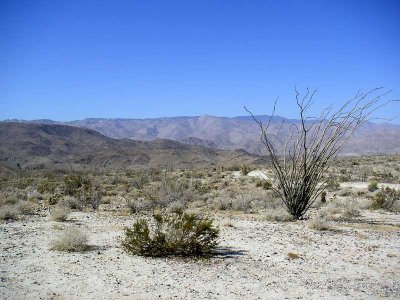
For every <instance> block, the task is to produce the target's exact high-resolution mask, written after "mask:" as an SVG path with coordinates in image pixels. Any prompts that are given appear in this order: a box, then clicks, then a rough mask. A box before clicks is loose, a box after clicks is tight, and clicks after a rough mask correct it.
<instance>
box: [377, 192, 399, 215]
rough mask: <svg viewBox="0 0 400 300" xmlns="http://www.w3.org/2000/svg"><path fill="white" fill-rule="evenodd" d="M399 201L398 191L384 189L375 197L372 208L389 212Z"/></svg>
mask: <svg viewBox="0 0 400 300" xmlns="http://www.w3.org/2000/svg"><path fill="white" fill-rule="evenodd" d="M399 199H400V191H396V190H395V189H391V188H389V187H386V188H385V189H382V190H381V191H379V192H378V193H377V194H376V195H375V197H374V199H373V203H372V208H373V209H387V210H390V209H391V208H392V207H393V205H394V204H395V203H396V201H398V200H399Z"/></svg>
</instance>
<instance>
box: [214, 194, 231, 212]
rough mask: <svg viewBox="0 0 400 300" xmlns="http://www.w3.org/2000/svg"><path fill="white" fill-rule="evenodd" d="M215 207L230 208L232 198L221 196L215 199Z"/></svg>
mask: <svg viewBox="0 0 400 300" xmlns="http://www.w3.org/2000/svg"><path fill="white" fill-rule="evenodd" d="M215 208H216V209H218V210H231V209H232V198H229V197H222V198H217V199H216V200H215Z"/></svg>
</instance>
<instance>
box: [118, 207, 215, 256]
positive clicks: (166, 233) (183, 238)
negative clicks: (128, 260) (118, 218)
mask: <svg viewBox="0 0 400 300" xmlns="http://www.w3.org/2000/svg"><path fill="white" fill-rule="evenodd" d="M153 218H154V221H155V226H154V229H153V230H151V227H150V226H149V224H148V222H147V221H146V220H144V219H139V220H137V221H136V222H135V223H134V224H133V226H132V228H126V229H125V239H124V241H123V242H122V247H123V249H124V250H125V251H126V252H127V253H129V254H134V255H142V256H151V257H162V256H169V255H174V256H196V255H203V254H207V253H210V252H211V251H212V250H213V249H215V248H216V246H217V241H216V240H217V238H218V233H219V231H218V229H216V228H215V227H214V226H213V224H212V222H213V221H212V220H211V219H208V218H204V219H203V218H199V217H198V216H196V215H195V214H186V213H184V214H173V215H162V214H155V215H154V216H153Z"/></svg>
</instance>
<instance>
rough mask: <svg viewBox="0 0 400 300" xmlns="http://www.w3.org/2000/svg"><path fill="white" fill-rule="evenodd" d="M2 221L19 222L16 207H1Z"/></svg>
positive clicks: (0, 215) (0, 218) (0, 217)
mask: <svg viewBox="0 0 400 300" xmlns="http://www.w3.org/2000/svg"><path fill="white" fill-rule="evenodd" d="M0 220H2V221H8V220H13V221H15V220H18V209H17V207H16V206H15V205H3V206H2V207H0Z"/></svg>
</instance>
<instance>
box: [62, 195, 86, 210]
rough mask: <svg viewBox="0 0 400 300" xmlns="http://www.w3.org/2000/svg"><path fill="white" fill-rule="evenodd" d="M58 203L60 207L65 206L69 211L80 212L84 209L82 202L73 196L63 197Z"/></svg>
mask: <svg viewBox="0 0 400 300" xmlns="http://www.w3.org/2000/svg"><path fill="white" fill-rule="evenodd" d="M60 202H61V203H60V205H61V206H66V207H68V208H70V209H76V210H82V209H83V207H84V205H83V203H82V201H81V200H79V199H78V198H76V197H73V196H64V198H63V199H62V200H61V201H60Z"/></svg>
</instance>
